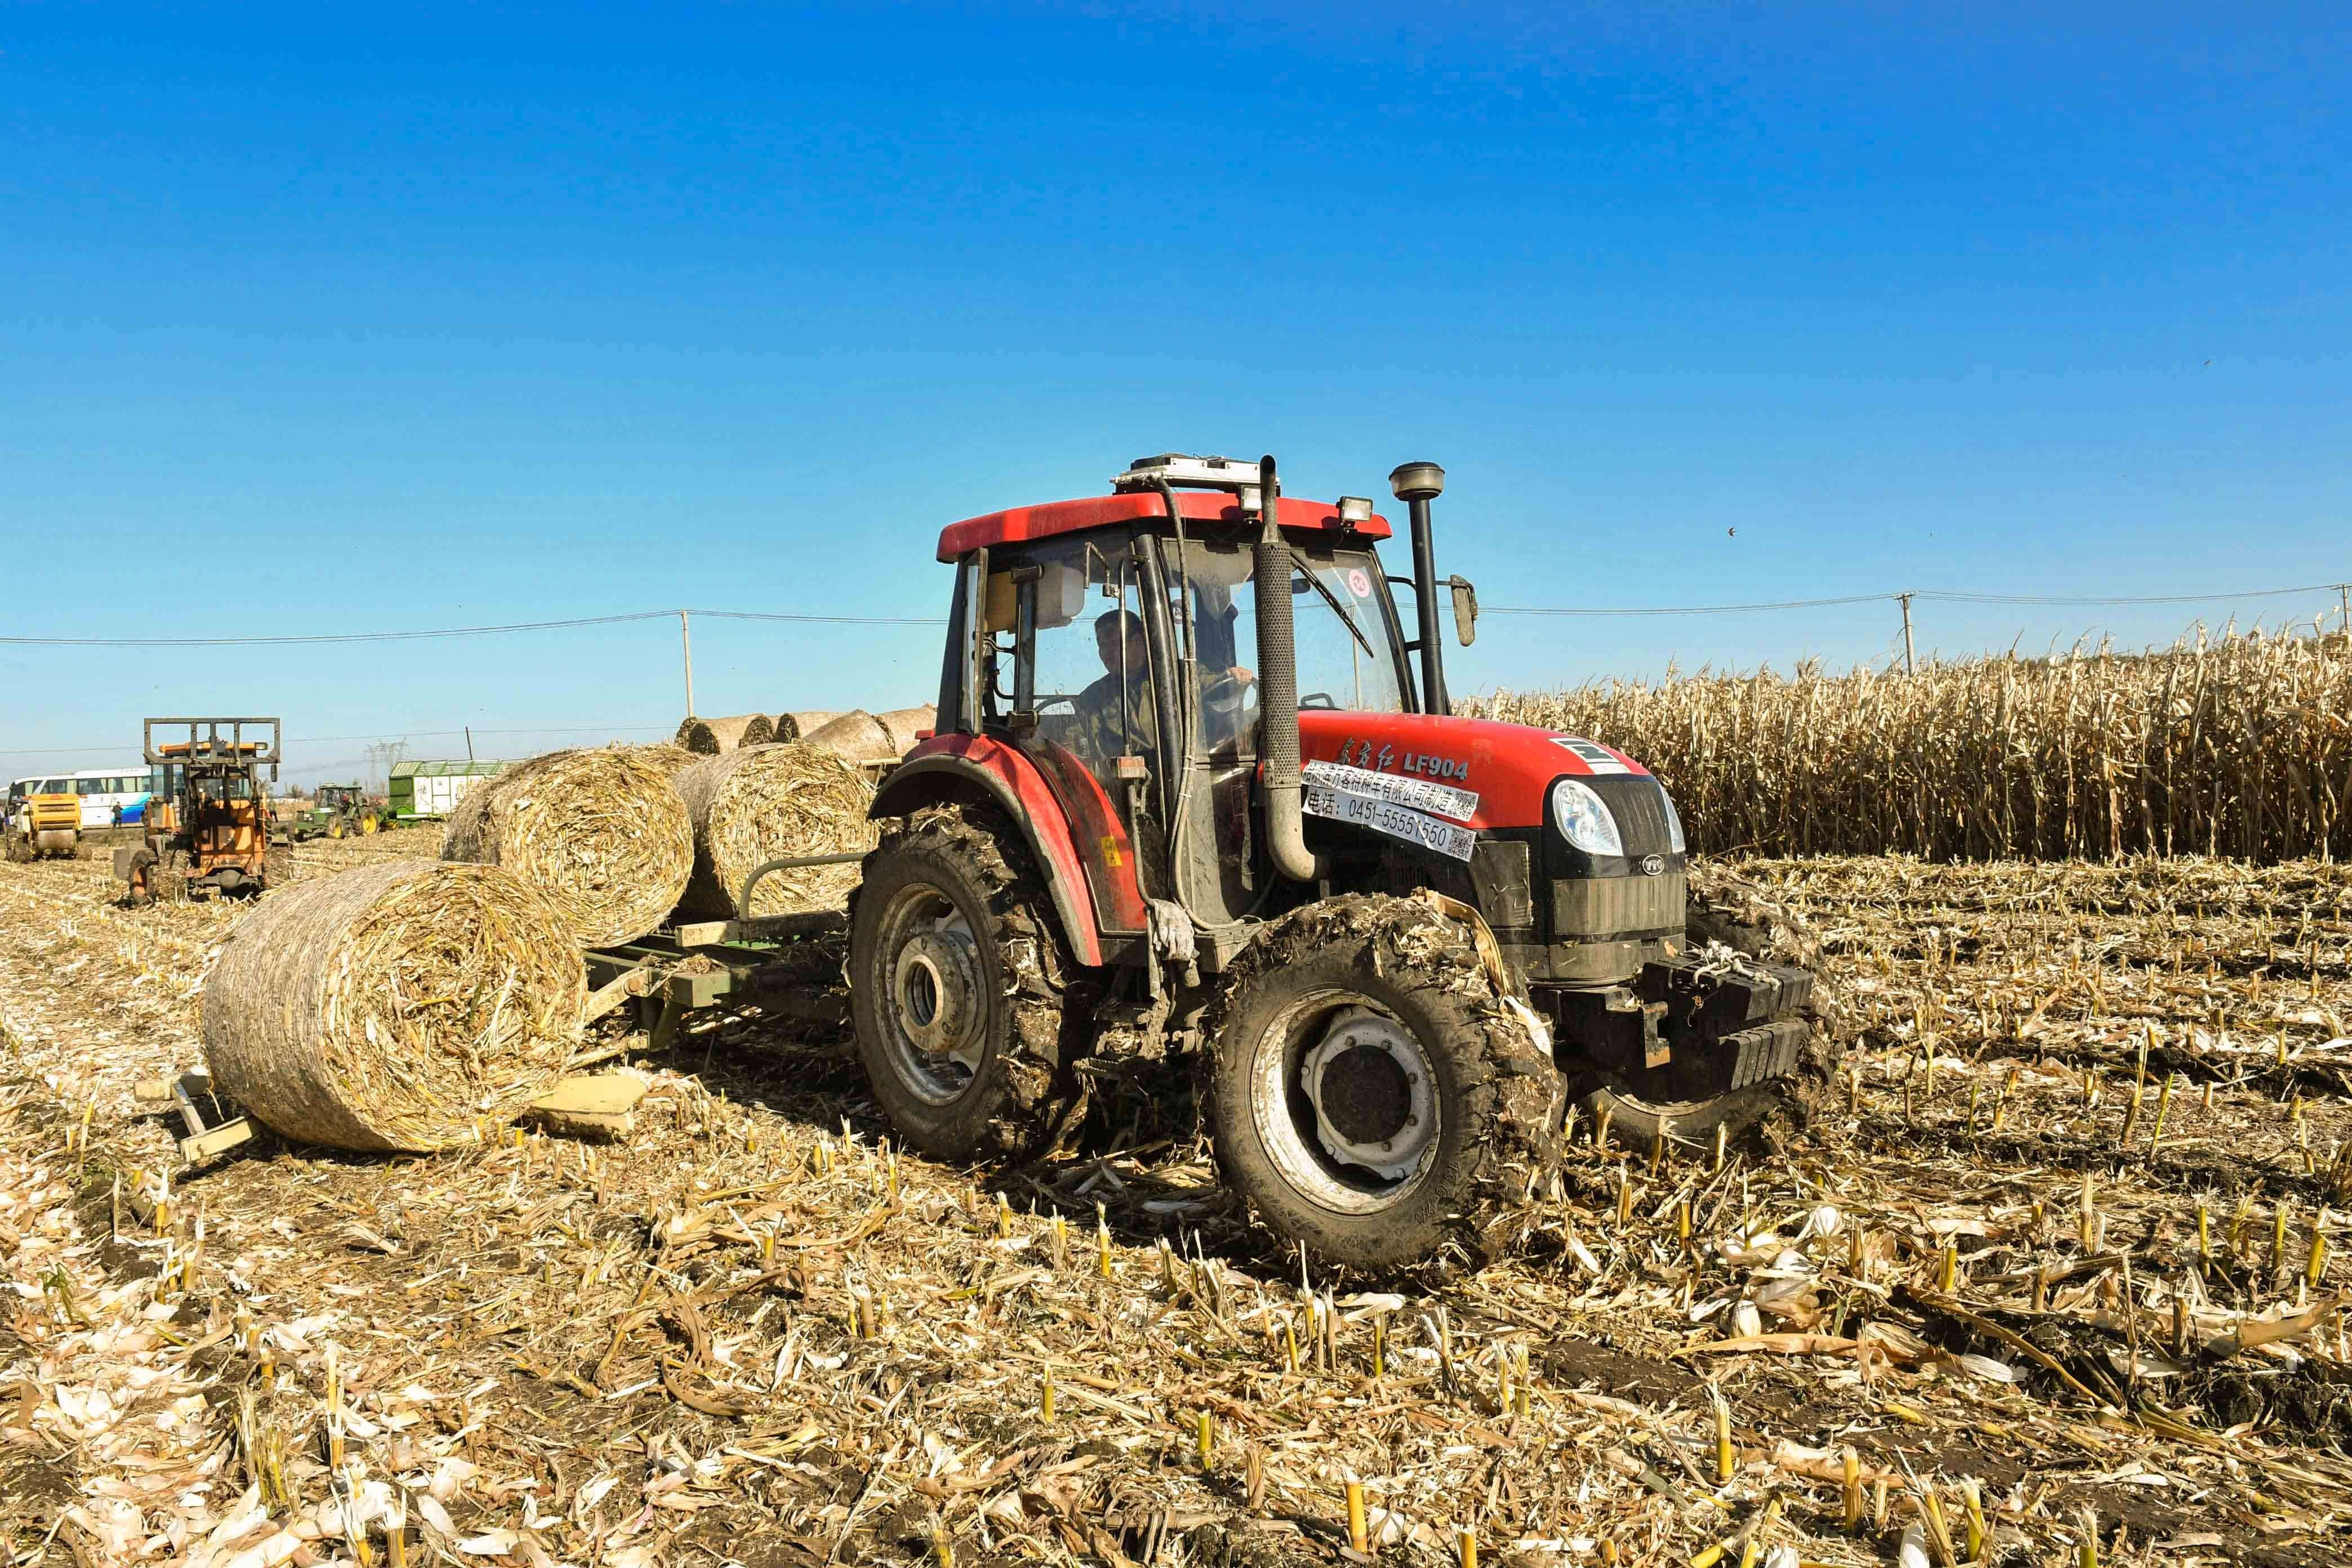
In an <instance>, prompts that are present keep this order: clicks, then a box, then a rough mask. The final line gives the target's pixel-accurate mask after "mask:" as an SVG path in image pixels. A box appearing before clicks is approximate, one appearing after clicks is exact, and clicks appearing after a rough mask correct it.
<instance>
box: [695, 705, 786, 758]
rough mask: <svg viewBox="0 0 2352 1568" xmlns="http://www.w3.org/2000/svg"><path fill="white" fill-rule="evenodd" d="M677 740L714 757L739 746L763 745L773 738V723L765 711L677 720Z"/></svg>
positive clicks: (696, 752)
mask: <svg viewBox="0 0 2352 1568" xmlns="http://www.w3.org/2000/svg"><path fill="white" fill-rule="evenodd" d="M775 738H776V726H775V722H774V721H772V720H771V719H770V718H769V717H768V716H767V715H766V714H765V713H739V714H737V715H736V716H735V717H734V718H732V719H697V718H694V717H692V716H691V715H689V716H688V717H687V718H685V719H681V720H680V721H678V726H677V743H678V744H679V745H681V746H684V747H685V748H686V749H687V750H688V751H689V752H694V753H695V754H696V755H697V756H703V757H715V756H718V755H719V754H720V753H722V752H731V751H733V750H734V749H735V748H736V747H738V746H764V745H766V744H767V743H768V742H771V741H772V740H774V739H775Z"/></svg>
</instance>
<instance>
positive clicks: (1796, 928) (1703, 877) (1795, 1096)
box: [1578, 860, 1837, 1148]
mask: <svg viewBox="0 0 2352 1568" xmlns="http://www.w3.org/2000/svg"><path fill="white" fill-rule="evenodd" d="M1683 930H1684V935H1685V938H1686V939H1687V940H1688V942H1690V944H1691V947H1692V949H1693V951H1695V952H1700V951H1704V950H1705V949H1706V947H1707V946H1708V945H1709V944H1712V943H1718V942H1719V943H1721V944H1722V945H1723V946H1725V947H1727V948H1730V949H1731V950H1732V951H1733V952H1738V953H1742V954H1744V955H1746V956H1747V957H1749V958H1760V959H1762V960H1764V961H1765V962H1766V963H1784V964H1790V965H1792V966H1794V967H1797V968H1801V969H1805V970H1808V971H1811V973H1812V975H1813V985H1812V991H1811V1000H1809V1001H1808V1002H1807V1004H1806V1005H1805V1006H1804V1008H1803V1010H1802V1011H1801V1012H1800V1013H1799V1014H1798V1015H1797V1016H1799V1017H1801V1018H1803V1019H1804V1020H1805V1022H1806V1023H1807V1024H1808V1025H1809V1026H1810V1030H1809V1033H1808V1036H1807V1038H1806V1040H1805V1043H1804V1045H1803V1047H1801V1049H1800V1050H1799V1052H1798V1055H1797V1064H1796V1068H1795V1070H1794V1071H1792V1072H1791V1073H1790V1074H1789V1076H1787V1077H1786V1078H1777V1079H1771V1080H1769V1082H1765V1083H1757V1084H1749V1085H1748V1086H1746V1087H1744V1088H1741V1089H1727V1090H1724V1091H1722V1092H1720V1093H1714V1094H1706V1093H1698V1094H1694V1093H1693V1092H1692V1090H1693V1087H1694V1086H1693V1085H1692V1084H1691V1083H1690V1082H1689V1081H1688V1080H1687V1079H1685V1078H1683V1077H1681V1076H1680V1075H1679V1074H1678V1072H1677V1069H1676V1068H1675V1067H1674V1066H1669V1067H1667V1068H1660V1069H1658V1070H1657V1071H1656V1072H1654V1073H1639V1074H1633V1075H1615V1076H1608V1077H1604V1076H1603V1075H1600V1074H1588V1075H1587V1076H1586V1078H1585V1079H1584V1081H1583V1082H1582V1083H1580V1085H1579V1086H1578V1093H1579V1103H1580V1104H1581V1105H1582V1106H1583V1108H1584V1109H1585V1110H1586V1111H1587V1112H1588V1113H1589V1114H1591V1115H1593V1116H1598V1115H1600V1114H1601V1112H1602V1111H1603V1110H1606V1111H1607V1112H1608V1113H1609V1120H1610V1124H1611V1125H1612V1127H1613V1128H1614V1129H1615V1130H1616V1131H1617V1133H1618V1135H1619V1136H1621V1137H1622V1138H1623V1139H1625V1140H1626V1141H1627V1142H1632V1143H1633V1144H1634V1145H1635V1146H1636V1147H1639V1148H1646V1147H1648V1146H1649V1145H1650V1144H1651V1143H1652V1142H1654V1140H1655V1139H1656V1138H1657V1136H1658V1135H1659V1133H1661V1132H1664V1134H1665V1135H1666V1136H1667V1137H1669V1138H1672V1139H1674V1140H1675V1142H1680V1143H1688V1144H1692V1145H1712V1144H1713V1143H1714V1142H1715V1137H1716V1129H1717V1128H1718V1127H1720V1128H1722V1129H1723V1135H1724V1136H1725V1137H1726V1138H1736V1137H1738V1136H1739V1135H1740V1134H1741V1133H1743V1132H1746V1131H1748V1130H1749V1129H1750V1128H1752V1127H1755V1126H1758V1125H1759V1123H1762V1122H1764V1121H1769V1119H1771V1118H1772V1117H1773V1116H1775V1115H1784V1116H1786V1117H1787V1118H1788V1120H1789V1121H1791V1122H1793V1123H1795V1124H1797V1125H1799V1126H1801V1125H1803V1124H1804V1123H1805V1122H1806V1121H1809V1120H1811V1115H1812V1110H1813V1105H1814V1102H1815V1100H1818V1098H1819V1097H1820V1093H1821V1089H1822V1086H1823V1085H1824V1084H1825V1083H1826V1082H1827V1081H1828V1079H1829V1074H1830V1067H1831V1057H1832V1041H1833V1039H1834V1038H1835V1037H1836V1026H1837V1013H1836V1006H1835V1004H1834V1002H1833V1001H1832V999H1831V997H1830V995H1829V992H1828V981H1827V979H1826V977H1825V976H1824V975H1823V974H1822V970H1821V961H1822V947H1821V941H1820V939H1819V938H1818V937H1817V936H1816V935H1815V934H1814V933H1813V930H1812V927H1811V923H1810V922H1808V921H1806V919H1805V917H1804V916H1803V915H1802V914H1801V913H1799V912H1798V911H1797V910H1794V909H1791V908H1790V907H1789V906H1788V905H1786V904H1783V903H1780V902H1779V901H1778V900H1774V899H1772V898H1771V897H1770V896H1769V893H1768V892H1767V891H1766V890H1765V889H1763V888H1762V887H1760V886H1759V885H1758V884H1757V883H1754V882H1751V881H1749V880H1748V879H1745V878H1742V877H1736V876H1733V875H1732V874H1730V873H1729V872H1727V871H1724V870H1722V869H1720V868H1717V867H1715V866H1714V865H1713V864H1711V863H1707V862H1701V861H1696V860H1695V861H1693V862H1692V863H1691V889H1690V904H1689V908H1688V910H1687V912H1686V913H1685V917H1684V922H1683Z"/></svg>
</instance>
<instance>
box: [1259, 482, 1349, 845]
mask: <svg viewBox="0 0 2352 1568" xmlns="http://www.w3.org/2000/svg"><path fill="white" fill-rule="evenodd" d="M1277 493H1278V491H1277V489H1276V484H1275V475H1274V458H1271V457H1265V458H1259V459H1258V465H1257V495H1258V508H1259V510H1258V517H1259V528H1258V535H1257V544H1256V546H1255V548H1254V549H1253V550H1252V552H1251V554H1250V575H1251V576H1252V577H1253V578H1254V579H1255V581H1256V584H1257V712H1258V749H1259V750H1260V751H1261V752H1264V753H1265V847H1266V854H1267V857H1268V858H1271V859H1272V860H1273V862H1274V868H1275V869H1276V871H1278V872H1280V873H1281V874H1282V875H1284V876H1286V877H1287V878H1289V879H1291V880H1292V881H1294V882H1312V881H1315V880H1317V879H1319V878H1321V877H1322V876H1324V875H1325V874H1326V873H1327V872H1328V870H1329V867H1328V865H1327V864H1326V863H1325V862H1324V861H1323V860H1322V859H1321V858H1318V856H1316V855H1314V854H1313V853H1311V852H1309V850H1308V849H1307V830H1306V813H1305V811H1304V809H1303V808H1302V806H1301V803H1300V792H1301V789H1302V787H1303V786H1302V784H1301V776H1302V775H1301V773H1300V772H1299V766H1298V654H1297V643H1296V641H1295V640H1294V633H1293V630H1292V622H1291V604H1290V546H1289V545H1287V544H1286V543H1284V542H1283V539H1282V526H1281V524H1280V523H1279V522H1277V521H1276V518H1277V517H1278V516H1279V515H1280V510H1281V509H1280V507H1279V505H1278V504H1277V502H1276V495H1277Z"/></svg>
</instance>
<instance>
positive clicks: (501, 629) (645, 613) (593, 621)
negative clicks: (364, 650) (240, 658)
mask: <svg viewBox="0 0 2352 1568" xmlns="http://www.w3.org/2000/svg"><path fill="white" fill-rule="evenodd" d="M676 614H677V611H675V610H638V611H633V612H631V613H630V614H628V615H625V616H577V617H574V618H573V619H571V620H563V621H512V622H509V623H508V624H506V625H504V626H444V627H440V628H438V629H436V630H433V631H418V632H313V633H306V634H303V635H300V636H293V637H0V643H5V644H9V645H11V646H14V647H286V646H287V645H289V644H293V643H350V642H418V641H422V640H424V639H426V638H430V637H495V636H498V635H499V634H501V633H505V632H543V631H550V630H553V629H554V628H556V627H559V626H614V625H617V624H618V623H620V622H623V621H654V620H661V619H664V618H666V617H667V616H674V615H676Z"/></svg>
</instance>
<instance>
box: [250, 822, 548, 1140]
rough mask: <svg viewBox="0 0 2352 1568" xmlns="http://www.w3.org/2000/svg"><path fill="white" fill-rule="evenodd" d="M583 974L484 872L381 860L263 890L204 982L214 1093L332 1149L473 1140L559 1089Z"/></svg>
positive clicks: (506, 876) (540, 913) (504, 886)
mask: <svg viewBox="0 0 2352 1568" xmlns="http://www.w3.org/2000/svg"><path fill="white" fill-rule="evenodd" d="M586 997H587V977H586V974H585V972H584V970H583V966H582V964H581V963H580V957H579V954H578V953H576V952H573V951H572V946H571V943H570V942H568V941H567V940H566V935H565V931H564V928H563V921H562V917H561V916H560V915H559V914H558V913H557V911H556V910H555V907H554V906H553V905H552V904H551V903H550V902H549V901H548V900H546V899H544V898H542V897H541V895H540V894H539V893H538V891H537V890H535V889H532V888H530V886H528V885H527V884H525V883H524V882H523V881H522V879H520V878H518V877H516V876H515V875H514V874H513V873H512V872H509V871H506V870H502V869H500V868H498V867H495V866H457V865H446V864H441V863H437V862H435V861H431V860H387V861H383V862H380V863H379V864H376V865H373V866H362V867H359V868H355V869H353V870H349V871H344V872H341V873H340V874H338V875H336V876H332V877H323V878H320V879H315V880H311V881H305V882H298V883H296V884H295V885H294V886H292V887H290V888H288V889H284V890H283V891H276V890H273V891H272V892H271V894H270V896H269V897H268V898H267V899H264V900H262V901H261V904H260V907H259V908H258V909H257V910H254V912H253V913H252V914H250V915H247V917H246V918H245V919H244V920H243V921H241V922H239V924H238V925H237V928H236V934H235V935H234V936H232V937H231V938H230V939H229V941H228V943H227V945H226V946H225V947H224V948H223V949H222V950H221V955H220V959H219V962H218V963H215V965H214V966H213V971H212V974H211V976H210V978H209V979H207V980H206V981H205V996H204V1037H205V1060H206V1061H207V1062H208V1063H209V1065H210V1066H211V1068H212V1077H213V1083H214V1085H215V1088H217V1089H219V1090H220V1092H221V1093H222V1094H223V1095H224V1096H226V1098H227V1099H229V1100H233V1101H235V1102H236V1104H237V1105H239V1106H241V1107H243V1108H244V1109H245V1110H247V1111H250V1112H251V1113H252V1114H253V1115H254V1116H255V1117H256V1118H257V1120H259V1121H262V1122H264V1123H266V1124H267V1125H268V1126H270V1127H272V1128H275V1129H276V1130H277V1131H279V1132H281V1133H283V1134H285V1135H286V1136H287V1137H289V1138H294V1139H299V1140H301V1141H303V1142H311V1143H324V1144H328V1145H331V1146H332V1147H334V1148H338V1149H410V1150H419V1151H424V1150H432V1149H446V1148H448V1147H451V1146H452V1145H455V1144H460V1143H472V1142H479V1141H480V1140H481V1139H482V1138H483V1137H485V1136H486V1135H488V1133H489V1132H490V1131H494V1130H495V1129H496V1128H498V1127H499V1126H501V1125H503V1124H504V1123H505V1122H507V1121H510V1120H512V1119H513V1117H514V1116H515V1115H516V1114H517V1113H518V1112H520V1110H522V1109H523V1108H524V1107H525V1106H527V1105H529V1104H530V1102H531V1101H532V1100H537V1099H538V1098H539V1097H540V1096H541V1095H542V1094H544V1093H546V1092H547V1091H548V1089H551V1088H552V1087H553V1086H554V1084H555V1082H556V1080H557V1079H560V1078H562V1076H563V1068H564V1063H565V1061H566V1060H567V1059H568V1058H570V1057H571V1055H572V1051H573V1049H574V1048H575V1047H576V1046H577V1043H578V1037H579V1031H580V1014H581V1009H582V1005H583V1003H584V1002H585V1001H586Z"/></svg>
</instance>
